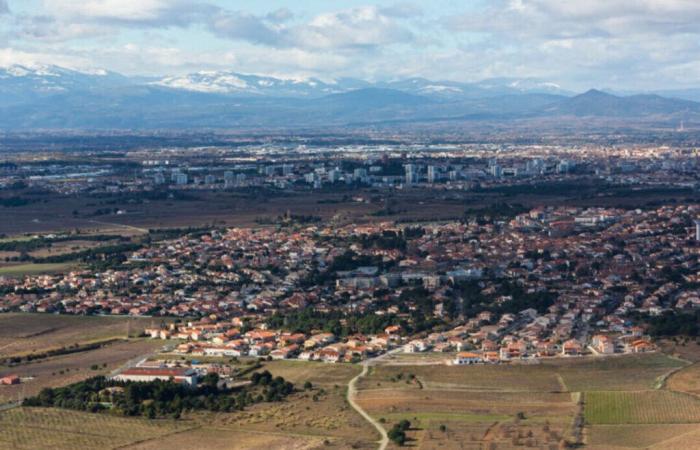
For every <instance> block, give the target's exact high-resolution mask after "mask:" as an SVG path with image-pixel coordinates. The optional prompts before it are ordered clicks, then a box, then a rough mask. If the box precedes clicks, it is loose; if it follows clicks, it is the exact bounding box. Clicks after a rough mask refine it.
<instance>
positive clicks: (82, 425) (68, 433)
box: [0, 408, 193, 450]
mask: <svg viewBox="0 0 700 450" xmlns="http://www.w3.org/2000/svg"><path fill="white" fill-rule="evenodd" d="M192 426H193V424H191V423H188V422H184V421H183V422H176V421H165V420H164V421H146V420H142V419H127V418H118V417H111V416H106V415H97V414H90V413H82V412H75V411H67V410H58V409H43V408H15V409H11V410H8V411H4V412H0V449H8V450H9V449H13V450H34V449H42V448H51V449H55V450H72V449H90V448H95V449H96V448H100V449H108V448H116V447H120V446H124V445H127V444H130V443H135V442H139V441H142V440H147V439H153V438H161V437H163V436H167V435H169V434H173V433H177V432H180V431H183V430H186V429H188V428H190V427H192Z"/></svg>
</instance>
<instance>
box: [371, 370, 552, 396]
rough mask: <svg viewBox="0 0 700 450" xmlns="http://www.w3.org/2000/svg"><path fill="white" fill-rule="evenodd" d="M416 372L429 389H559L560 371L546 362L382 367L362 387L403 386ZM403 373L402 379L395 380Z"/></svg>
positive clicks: (536, 390) (546, 390) (539, 390)
mask: <svg viewBox="0 0 700 450" xmlns="http://www.w3.org/2000/svg"><path fill="white" fill-rule="evenodd" d="M411 374H412V375H415V376H416V377H417V379H418V380H420V381H421V383H422V384H423V386H424V387H425V388H426V389H447V390H471V391H504V390H507V391H524V392H529V391H533V392H557V391H561V390H562V388H561V386H560V384H559V382H558V380H557V377H556V373H554V372H553V371H551V370H550V369H549V368H546V367H544V366H542V365H527V366H526V365H515V364H513V365H480V366H472V367H463V366H444V365H431V366H428V365H424V366H378V367H375V368H373V369H372V372H371V374H370V376H369V377H366V378H365V379H363V380H361V382H360V384H359V387H360V389H382V388H389V389H394V388H402V387H405V386H406V381H405V380H406V379H407V378H408V377H409V376H410V375H411ZM399 375H401V377H402V380H400V381H396V382H392V381H391V379H392V378H394V379H397V377H398V376H399Z"/></svg>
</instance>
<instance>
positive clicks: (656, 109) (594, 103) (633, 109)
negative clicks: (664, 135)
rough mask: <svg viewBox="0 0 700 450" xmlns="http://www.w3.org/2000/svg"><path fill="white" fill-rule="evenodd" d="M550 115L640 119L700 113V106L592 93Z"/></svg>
mask: <svg viewBox="0 0 700 450" xmlns="http://www.w3.org/2000/svg"><path fill="white" fill-rule="evenodd" d="M543 112H544V113H545V114H547V115H572V116H602V117H640V116H650V115H659V114H662V115H663V114H675V113H680V112H696V113H697V112H700V103H696V102H692V101H688V100H679V99H672V98H664V97H661V96H659V95H655V94H647V95H631V96H627V97H618V96H615V95H612V94H608V93H605V92H602V91H598V90H595V89H591V90H590V91H588V92H586V93H584V94H581V95H576V96H574V97H571V98H567V99H563V100H561V101H559V102H557V103H553V104H551V105H549V106H547V107H546V108H544V111H543Z"/></svg>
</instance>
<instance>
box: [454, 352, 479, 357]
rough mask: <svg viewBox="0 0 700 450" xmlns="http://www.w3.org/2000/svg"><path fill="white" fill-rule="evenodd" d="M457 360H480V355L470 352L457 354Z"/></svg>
mask: <svg viewBox="0 0 700 450" xmlns="http://www.w3.org/2000/svg"><path fill="white" fill-rule="evenodd" d="M457 357H458V358H481V355H480V354H478V353H472V352H459V353H457Z"/></svg>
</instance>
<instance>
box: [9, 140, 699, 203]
mask: <svg viewBox="0 0 700 450" xmlns="http://www.w3.org/2000/svg"><path fill="white" fill-rule="evenodd" d="M193 150H196V151H193ZM193 155H196V156H193ZM91 157H93V158H94V161H93V162H91V159H90V158H91ZM52 158H56V159H57V161H54V160H53V159H52ZM70 161H75V162H70ZM698 167H700V156H699V154H698V152H697V150H696V149H693V148H684V147H658V146H651V145H639V146H629V145H627V146H620V147H618V146H600V145H584V146H577V145H574V146H571V145H508V144H468V145H467V144H462V145H457V144H450V145H448V144H440V145H438V144H424V145H418V144H416V145H347V146H326V145H323V146H318V147H315V146H305V145H301V146H298V145H282V144H269V145H250V146H244V147H238V146H236V147H232V148H228V147H211V148H208V147H198V148H196V149H190V148H166V149H157V148H156V149H139V150H133V151H129V152H126V153H125V154H124V155H123V161H120V163H119V164H113V165H111V164H109V163H105V161H104V160H103V159H102V158H100V157H99V155H91V154H90V153H79V154H75V155H73V154H70V153H69V152H68V154H67V155H66V157H65V158H57V157H56V155H53V154H41V153H38V154H37V153H32V154H27V155H25V154H21V153H20V154H17V155H13V157H12V159H8V160H7V161H0V190H1V189H3V188H15V187H16V186H17V183H22V184H24V185H26V187H29V188H32V189H44V190H50V191H53V192H56V193H59V194H64V195H75V194H78V193H91V194H98V193H99V194H120V193H138V192H147V191H153V190H156V189H163V188H168V189H172V190H192V189H202V190H218V189H240V188H249V187H266V188H274V189H284V190H299V189H302V190H307V189H321V188H323V189H332V188H333V187H334V186H339V187H341V188H344V189H346V188H347V187H346V186H348V185H350V186H358V185H359V186H371V187H374V188H391V189H393V188H409V187H423V188H438V189H459V190H463V189H473V188H475V187H493V186H502V185H510V184H514V183H522V182H524V181H528V180H530V181H545V180H550V181H552V180H566V179H576V178H577V177H580V176H586V177H595V179H597V180H599V181H604V182H608V183H613V184H635V185H649V186H659V185H665V186H668V185H672V186H677V187H682V186H685V187H690V188H697V186H698V184H697V179H696V177H695V173H697V169H698ZM134 169H136V170H134ZM135 174H136V175H135Z"/></svg>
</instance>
